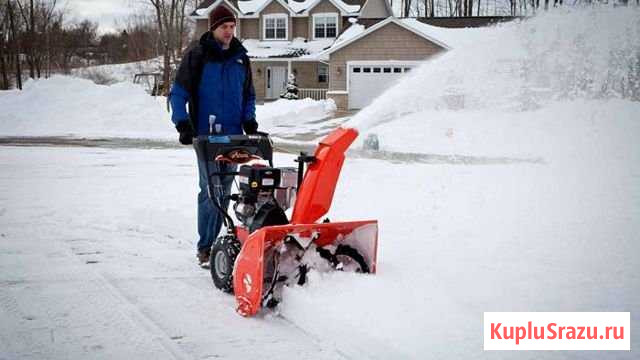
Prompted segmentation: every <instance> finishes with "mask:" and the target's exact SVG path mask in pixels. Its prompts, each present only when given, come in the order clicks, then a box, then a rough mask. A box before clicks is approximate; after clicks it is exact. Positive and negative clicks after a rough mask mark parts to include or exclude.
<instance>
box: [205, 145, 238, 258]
mask: <svg viewBox="0 0 640 360" xmlns="http://www.w3.org/2000/svg"><path fill="white" fill-rule="evenodd" d="M196 156H197V157H198V175H199V176H198V177H199V181H198V184H199V185H200V191H199V192H198V235H199V236H200V239H199V240H198V251H200V250H208V249H210V248H211V246H212V245H213V242H214V241H215V239H216V238H217V237H218V234H219V233H220V229H221V227H222V223H223V215H222V214H221V213H220V211H219V210H218V208H217V207H216V206H215V205H214V203H213V201H217V202H218V203H219V204H220V205H221V206H222V209H224V210H226V209H227V208H228V207H229V194H230V193H231V185H232V184H233V178H234V177H233V176H222V177H221V176H218V175H214V176H211V175H210V174H212V173H215V172H232V171H236V165H230V164H223V163H219V162H215V161H209V174H207V166H206V164H205V160H204V159H203V156H202V155H201V154H200V153H199V152H198V151H197V150H196ZM207 175H209V176H211V186H212V189H211V190H212V193H213V195H214V196H215V199H210V198H209V183H208V181H207V177H208V176H207Z"/></svg>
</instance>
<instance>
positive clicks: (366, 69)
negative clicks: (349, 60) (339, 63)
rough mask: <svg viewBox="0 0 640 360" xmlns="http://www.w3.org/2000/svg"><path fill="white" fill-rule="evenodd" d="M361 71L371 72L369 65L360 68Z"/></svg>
mask: <svg viewBox="0 0 640 360" xmlns="http://www.w3.org/2000/svg"><path fill="white" fill-rule="evenodd" d="M362 71H363V72H366V73H370V72H371V68H370V67H366V68H362Z"/></svg>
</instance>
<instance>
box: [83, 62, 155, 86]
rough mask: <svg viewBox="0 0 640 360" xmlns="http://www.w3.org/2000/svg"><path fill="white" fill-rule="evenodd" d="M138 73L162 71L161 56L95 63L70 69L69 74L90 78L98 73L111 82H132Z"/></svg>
mask: <svg viewBox="0 0 640 360" xmlns="http://www.w3.org/2000/svg"><path fill="white" fill-rule="evenodd" d="M140 73H162V57H158V58H155V59H151V60H145V61H137V62H132V63H125V64H109V65H97V66H89V67H86V68H79V69H73V70H71V74H72V75H74V76H77V77H81V78H85V79H92V78H93V77H95V76H96V75H98V76H102V77H104V78H107V79H109V80H112V81H113V82H123V81H128V82H133V77H134V76H135V75H136V74H140Z"/></svg>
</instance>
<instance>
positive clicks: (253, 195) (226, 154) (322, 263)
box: [196, 128, 378, 316]
mask: <svg viewBox="0 0 640 360" xmlns="http://www.w3.org/2000/svg"><path fill="white" fill-rule="evenodd" d="M357 136H358V132H357V131H356V130H355V129H345V128H338V129H336V130H334V131H333V132H331V133H330V134H329V135H327V136H326V137H325V138H324V139H322V140H321V141H320V143H319V144H318V147H317V148H316V150H315V153H314V154H313V155H312V156H310V155H307V154H306V153H300V155H299V156H298V157H297V158H296V160H295V161H297V162H298V166H297V168H296V167H285V168H276V167H273V147H272V146H273V145H272V142H271V139H270V138H269V136H268V135H267V134H264V133H260V134H257V135H228V136H224V135H223V136H215V135H213V136H199V137H198V139H197V142H196V149H197V150H198V151H200V152H202V154H203V155H204V156H206V157H207V158H208V159H210V160H212V161H222V162H227V163H234V164H239V165H240V166H239V169H238V171H233V172H225V173H221V172H212V173H210V177H209V195H210V196H209V197H210V199H211V201H212V202H213V203H214V205H215V207H216V208H217V209H218V211H220V212H221V213H222V215H223V218H224V223H225V226H226V228H227V232H226V234H225V235H222V236H220V237H218V239H217V240H216V241H215V243H214V244H213V246H212V248H211V256H210V264H209V265H210V268H211V277H212V279H213V283H214V285H215V286H216V287H217V288H219V289H221V290H223V291H226V292H233V293H234V294H235V297H236V302H237V308H236V311H237V312H238V313H239V314H240V315H242V316H252V315H255V314H256V313H258V311H259V310H260V309H261V307H263V306H267V307H274V306H275V305H277V304H278V303H279V302H280V301H281V290H282V287H283V286H288V285H295V284H297V285H302V284H304V283H305V282H306V281H307V273H308V272H309V270H311V269H315V270H318V271H326V270H341V271H352V272H361V273H375V272H376V255H377V242H378V222H377V221H376V220H367V221H349V222H330V221H329V219H324V220H322V221H320V220H321V218H322V217H323V216H325V215H326V213H327V212H328V211H329V208H330V207H331V202H332V200H333V195H334V191H335V188H336V185H337V182H338V177H339V175H340V170H341V169H342V164H343V162H344V159H345V152H346V150H347V148H348V147H349V146H350V145H351V143H352V142H353V141H354V140H355V139H356V137H357ZM264 162H268V165H267V164H264ZM305 167H306V171H305ZM229 175H232V176H236V177H237V178H236V179H237V181H238V188H239V193H237V194H232V195H229V196H228V198H229V200H231V201H233V205H232V207H233V210H234V215H235V218H236V219H237V220H238V221H239V222H240V223H241V224H240V225H237V226H236V225H235V224H234V221H233V218H232V217H231V216H230V215H229V214H228V213H227V211H226V209H224V208H223V206H222V205H221V204H220V203H219V201H218V199H220V197H221V196H220V195H221V194H220V192H219V191H220V190H221V187H220V186H218V185H216V183H218V184H219V183H221V182H220V181H216V180H217V179H220V177H221V176H229ZM223 196H224V195H223ZM223 196H222V197H223ZM292 204H293V209H292V212H291V220H289V218H288V217H287V214H286V211H287V210H288V209H289V208H290V207H291V205H292Z"/></svg>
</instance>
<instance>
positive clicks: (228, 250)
mask: <svg viewBox="0 0 640 360" xmlns="http://www.w3.org/2000/svg"><path fill="white" fill-rule="evenodd" d="M241 247H242V244H240V241H238V239H236V238H235V237H234V236H231V235H224V236H220V237H219V238H218V239H217V240H216V242H215V243H214V244H213V246H212V247H211V256H210V257H209V266H210V269H211V279H212V280H213V285H215V287H216V288H218V289H220V290H222V291H224V292H227V293H231V294H233V265H234V264H235V262H236V258H237V257H238V254H240V249H241Z"/></svg>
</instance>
